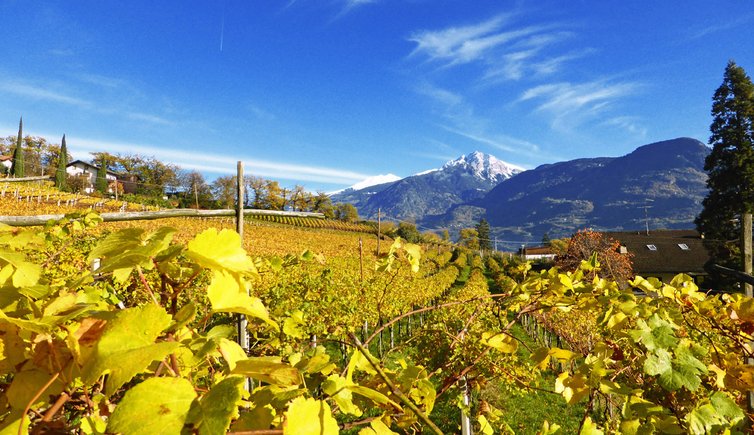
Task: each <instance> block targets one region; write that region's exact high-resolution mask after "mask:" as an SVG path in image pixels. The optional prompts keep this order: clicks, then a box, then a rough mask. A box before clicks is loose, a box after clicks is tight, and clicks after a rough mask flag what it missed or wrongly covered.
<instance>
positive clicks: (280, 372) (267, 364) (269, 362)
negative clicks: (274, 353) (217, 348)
mask: <svg viewBox="0 0 754 435" xmlns="http://www.w3.org/2000/svg"><path fill="white" fill-rule="evenodd" d="M231 373H232V374H236V375H244V376H248V377H250V378H254V379H257V380H259V381H262V382H267V383H268V384H273V385H281V386H296V385H300V384H301V382H303V378H302V377H301V373H299V371H298V369H296V368H295V367H291V366H290V365H288V364H284V363H282V362H280V358H276V357H255V358H248V359H245V360H240V361H237V362H236V368H235V369H233V370H232V371H231Z"/></svg>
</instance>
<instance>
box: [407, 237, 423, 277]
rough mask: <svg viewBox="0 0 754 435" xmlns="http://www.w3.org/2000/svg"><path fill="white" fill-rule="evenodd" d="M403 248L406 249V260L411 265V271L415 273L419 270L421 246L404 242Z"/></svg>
mask: <svg viewBox="0 0 754 435" xmlns="http://www.w3.org/2000/svg"><path fill="white" fill-rule="evenodd" d="M403 249H404V250H405V251H406V256H407V257H408V262H409V264H410V265H411V271H412V272H414V273H416V272H418V271H419V262H420V261H421V256H422V254H421V252H422V250H421V247H420V246H419V245H415V244H413V243H406V244H405V245H403Z"/></svg>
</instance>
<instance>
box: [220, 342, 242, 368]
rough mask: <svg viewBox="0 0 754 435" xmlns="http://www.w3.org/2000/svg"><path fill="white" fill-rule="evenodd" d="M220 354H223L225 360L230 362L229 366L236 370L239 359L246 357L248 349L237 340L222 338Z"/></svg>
mask: <svg viewBox="0 0 754 435" xmlns="http://www.w3.org/2000/svg"><path fill="white" fill-rule="evenodd" d="M219 343H220V355H222V356H223V358H224V359H225V362H227V363H228V368H230V370H231V371H232V370H234V369H235V368H236V363H237V362H238V361H241V360H244V359H246V358H247V357H248V356H247V355H246V351H245V350H243V348H242V347H241V346H240V345H239V344H238V343H236V342H235V341H232V340H228V339H227V338H220V341H219Z"/></svg>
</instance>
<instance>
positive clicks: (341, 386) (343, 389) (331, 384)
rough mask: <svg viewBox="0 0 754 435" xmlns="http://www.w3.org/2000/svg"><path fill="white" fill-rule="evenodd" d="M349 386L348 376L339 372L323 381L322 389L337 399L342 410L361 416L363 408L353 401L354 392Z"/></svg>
mask: <svg viewBox="0 0 754 435" xmlns="http://www.w3.org/2000/svg"><path fill="white" fill-rule="evenodd" d="M347 387H348V381H347V380H346V378H344V377H341V376H340V375H337V374H333V375H330V376H328V377H327V380H325V382H323V383H322V391H324V393H325V394H327V395H328V396H330V397H332V398H333V400H335V403H336V404H337V405H338V408H340V410H341V412H343V413H345V414H351V415H354V416H356V417H360V416H361V414H362V412H361V409H359V407H358V406H356V405H355V404H354V403H353V394H352V393H351V390H349V389H348V388H347Z"/></svg>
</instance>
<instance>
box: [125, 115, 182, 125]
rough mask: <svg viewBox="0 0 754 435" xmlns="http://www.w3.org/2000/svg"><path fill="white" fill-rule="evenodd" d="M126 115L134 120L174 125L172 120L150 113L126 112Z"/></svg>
mask: <svg viewBox="0 0 754 435" xmlns="http://www.w3.org/2000/svg"><path fill="white" fill-rule="evenodd" d="M126 117H127V118H128V119H131V120H134V121H139V122H142V121H143V122H148V123H150V124H157V125H174V123H173V122H172V121H169V120H167V119H165V118H162V117H159V116H156V115H150V114H148V113H139V112H128V113H126Z"/></svg>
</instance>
